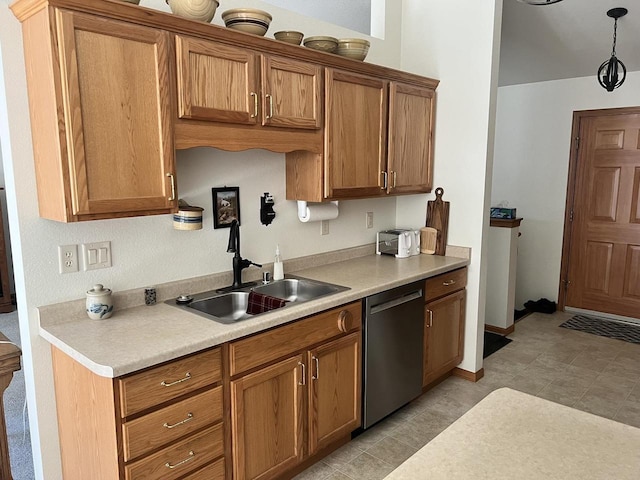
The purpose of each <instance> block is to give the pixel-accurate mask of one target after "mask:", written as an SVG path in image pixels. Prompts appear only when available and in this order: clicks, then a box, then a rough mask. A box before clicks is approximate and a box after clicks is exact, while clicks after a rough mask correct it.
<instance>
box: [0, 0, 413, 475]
mask: <svg viewBox="0 0 640 480" xmlns="http://www.w3.org/2000/svg"><path fill="white" fill-rule="evenodd" d="M386 2H387V4H388V5H389V4H391V3H395V2H392V0H386ZM9 3H10V1H9V0H1V1H0V25H1V28H0V65H1V71H0V73H1V75H0V146H1V148H2V160H3V168H4V174H5V180H6V186H7V207H8V215H9V222H10V225H11V234H12V235H11V242H12V249H13V259H14V267H15V278H16V293H17V296H18V311H19V316H20V330H21V336H22V345H23V368H24V372H25V380H26V389H27V400H28V407H29V421H30V428H31V439H32V445H33V450H34V463H35V472H36V477H37V478H38V479H45V478H46V479H47V480H56V479H59V478H61V467H60V458H59V453H60V452H59V445H58V442H57V438H58V436H57V426H56V417H55V399H54V394H53V379H52V369H51V358H50V350H49V344H48V343H47V342H46V341H45V340H43V339H42V338H40V337H39V336H38V317H37V311H36V307H37V306H39V305H46V304H51V303H57V302H62V301H67V300H74V299H79V298H82V297H83V296H84V292H85V291H86V290H87V289H88V288H90V287H91V285H93V284H94V283H103V284H105V285H106V286H108V287H110V288H112V289H114V290H116V291H118V290H126V289H131V288H137V287H141V286H144V285H148V284H156V283H162V282H168V281H172V280H177V279H184V278H189V277H193V276H199V275H205V274H210V273H215V272H221V271H228V270H230V268H231V258H230V255H228V254H227V253H226V241H227V235H228V230H215V231H214V230H213V229H212V219H211V193H210V192H211V187H214V186H222V185H225V184H226V185H234V186H239V187H240V197H241V214H242V239H243V255H245V256H247V257H249V258H251V259H252V260H254V261H256V262H270V261H272V260H273V252H274V248H275V244H276V242H278V243H280V247H281V250H282V253H283V256H284V258H285V259H286V258H292V257H296V256H301V255H310V254H314V253H320V252H325V251H330V250H334V249H338V248H346V247H350V246H356V245H362V244H366V243H371V242H373V241H375V232H376V231H377V230H379V229H383V228H388V227H393V226H395V211H396V209H395V207H396V205H395V199H393V198H388V199H381V200H360V201H349V202H342V204H341V206H340V211H341V213H340V218H339V219H337V220H335V221H331V228H330V230H331V231H330V234H329V235H328V236H320V226H319V224H317V223H316V224H301V223H299V222H298V220H297V219H296V218H295V210H294V206H293V205H294V204H293V202H286V201H285V200H284V191H285V183H284V182H285V177H284V156H283V155H279V154H273V153H269V152H266V151H263V150H252V151H247V152H242V153H225V152H222V151H219V150H215V149H194V150H191V151H185V152H179V153H178V156H177V163H178V187H179V189H180V196H182V197H184V198H185V199H187V200H188V201H189V202H191V203H193V204H196V205H200V206H202V207H204V208H205V209H206V211H205V225H204V229H203V230H200V231H196V232H181V231H176V230H173V229H172V223H171V216H169V215H161V216H151V217H144V218H129V219H117V220H102V221H92V222H81V223H80V224H68V225H67V224H62V223H57V222H53V221H49V220H44V219H41V218H40V217H39V216H38V204H37V195H36V185H35V173H34V166H33V152H32V142H31V134H30V124H29V114H28V102H27V90H26V78H25V65H24V58H23V49H22V37H21V30H20V24H19V22H18V21H17V20H16V19H15V17H14V16H13V14H12V13H11V11H10V10H9V9H8V5H9ZM143 5H144V6H151V7H155V8H158V9H161V10H165V11H166V10H167V9H168V7H167V5H166V4H165V2H164V1H163V0H144V1H143ZM240 6H254V7H257V8H262V9H264V10H268V11H270V12H271V13H272V14H273V16H274V21H273V23H272V27H271V28H270V33H271V32H275V31H277V30H282V29H290V28H292V27H293V26H295V27H296V28H298V27H299V28H300V29H301V30H302V31H304V32H305V33H307V34H329V35H333V36H337V37H346V36H361V35H354V32H351V31H349V30H346V29H344V28H340V27H336V26H332V25H329V24H323V23H322V22H319V21H313V20H311V19H309V18H306V17H302V16H299V15H294V14H291V13H287V12H286V11H284V10H281V9H277V8H276V7H273V6H271V5H266V4H263V3H262V2H259V1H255V0H254V1H252V0H242V1H232V0H225V1H224V9H225V10H226V9H227V8H233V7H240ZM398 10H399V9H395V10H394V9H392V8H389V9H388V12H389V15H387V17H386V18H385V25H386V28H387V35H385V40H384V41H383V40H380V39H371V50H370V54H369V57H368V59H367V60H370V61H371V62H373V63H379V64H383V65H387V66H390V67H397V66H399V62H400V60H399V59H400V52H399V48H400V33H399V32H400V23H399V22H400V19H401V16H400V12H399V11H398ZM220 13H221V12H219V13H216V18H215V21H214V23H220ZM266 191H269V192H271V193H272V194H273V195H274V196H275V199H276V205H275V210H276V212H277V215H278V216H277V218H276V220H275V221H274V223H273V224H272V225H270V226H269V227H264V226H261V225H260V223H259V216H258V208H259V205H260V203H259V197H260V195H262V193H263V192H266ZM367 211H373V212H374V214H375V220H374V228H373V229H372V230H366V229H365V212H367ZM101 240H110V241H111V242H112V243H111V244H112V250H113V267H112V268H110V269H105V270H97V271H93V272H79V273H73V274H66V275H60V274H59V273H58V266H57V246H58V245H65V244H81V243H85V242H93V241H101Z"/></svg>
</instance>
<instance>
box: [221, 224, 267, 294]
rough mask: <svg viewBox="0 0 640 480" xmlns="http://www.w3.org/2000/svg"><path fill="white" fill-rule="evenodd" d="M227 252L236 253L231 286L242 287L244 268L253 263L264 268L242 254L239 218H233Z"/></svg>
mask: <svg viewBox="0 0 640 480" xmlns="http://www.w3.org/2000/svg"><path fill="white" fill-rule="evenodd" d="M227 252H229V253H235V255H234V256H233V285H231V288H240V287H242V270H244V269H245V268H248V267H250V266H251V265H255V266H256V267H259V268H262V265H260V264H258V263H254V262H252V261H251V260H247V259H245V258H242V257H241V256H240V224H239V223H238V220H233V221H232V222H231V231H229V245H228V246H227Z"/></svg>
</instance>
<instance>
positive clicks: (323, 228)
mask: <svg viewBox="0 0 640 480" xmlns="http://www.w3.org/2000/svg"><path fill="white" fill-rule="evenodd" d="M320 235H329V220H322V221H321V222H320Z"/></svg>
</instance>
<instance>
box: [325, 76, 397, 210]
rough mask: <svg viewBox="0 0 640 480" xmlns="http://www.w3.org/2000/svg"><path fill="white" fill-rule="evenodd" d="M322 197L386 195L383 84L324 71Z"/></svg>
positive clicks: (375, 79)
mask: <svg viewBox="0 0 640 480" xmlns="http://www.w3.org/2000/svg"><path fill="white" fill-rule="evenodd" d="M325 116H326V121H325V197H326V198H330V199H339V198H354V197H355V198H358V197H374V196H379V195H385V194H386V193H385V188H384V181H383V178H384V177H383V174H384V173H386V158H385V156H386V145H385V142H386V132H387V83H386V82H385V81H384V80H380V79H379V78H374V77H367V76H364V75H355V74H352V73H348V72H342V71H339V70H334V69H332V68H327V69H325Z"/></svg>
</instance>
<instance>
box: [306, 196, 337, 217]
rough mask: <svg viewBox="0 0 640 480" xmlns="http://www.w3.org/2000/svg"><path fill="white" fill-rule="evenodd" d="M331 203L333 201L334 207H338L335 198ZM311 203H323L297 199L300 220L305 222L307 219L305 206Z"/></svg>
mask: <svg viewBox="0 0 640 480" xmlns="http://www.w3.org/2000/svg"><path fill="white" fill-rule="evenodd" d="M331 203H333V204H334V205H335V206H336V208H339V205H338V201H337V200H335V201H333V202H331ZM311 205H323V203H322V202H313V203H312V202H309V203H307V201H306V200H298V218H299V219H300V221H301V222H307V221H308V219H307V207H309V206H311Z"/></svg>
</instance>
